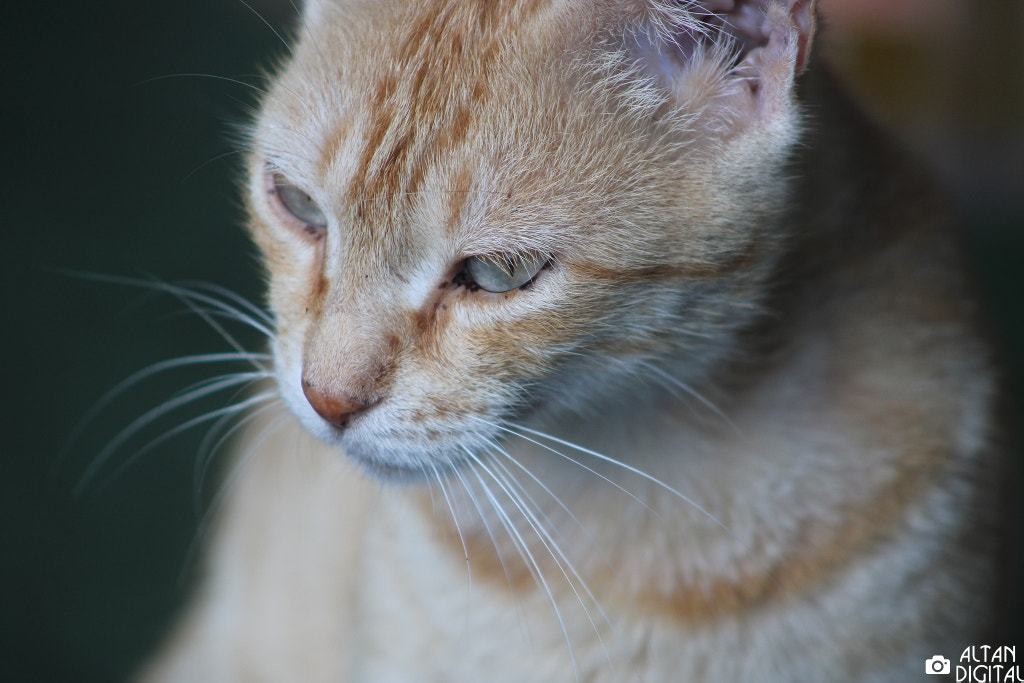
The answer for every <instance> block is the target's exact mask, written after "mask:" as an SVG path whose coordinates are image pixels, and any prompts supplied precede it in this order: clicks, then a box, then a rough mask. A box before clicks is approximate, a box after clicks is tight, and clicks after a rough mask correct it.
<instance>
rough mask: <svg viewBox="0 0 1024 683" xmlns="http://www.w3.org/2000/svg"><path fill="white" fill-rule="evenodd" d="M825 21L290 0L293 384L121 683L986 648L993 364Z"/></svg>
mask: <svg viewBox="0 0 1024 683" xmlns="http://www.w3.org/2000/svg"><path fill="white" fill-rule="evenodd" d="M816 26H817V8H816V3H815V1H814V0H702V1H701V0H677V1H671V0H503V1H502V2H492V1H491V0H461V1H455V0H424V1H422V2H414V3H410V2H399V1H397V0H395V1H392V0H379V1H374V2H366V1H358V0H309V2H308V3H307V4H306V6H305V7H304V8H303V12H302V20H301V26H300V27H299V29H298V30H297V31H296V35H297V36H298V39H297V42H296V44H295V45H294V47H293V50H292V53H291V54H290V56H289V57H288V59H287V60H286V63H285V64H284V66H283V67H282V68H281V69H280V71H279V73H278V74H277V75H276V76H275V77H274V79H273V81H272V83H271V84H270V87H269V88H268V92H267V93H266V95H265V97H264V99H263V100H262V105H261V107H260V109H259V112H258V114H257V116H256V119H255V122H254V124H253V127H252V130H251V135H250V144H249V147H250V150H249V155H248V163H247V179H248V180H247V191H246V195H247V207H248V210H247V216H248V219H247V223H248V226H249V229H250V232H251V234H252V237H253V239H254V241H255V243H256V245H257V246H258V249H259V252H260V254H261V256H262V262H263V264H264V267H265V271H266V279H267V283H268V299H267V300H268V304H269V309H270V311H271V312H272V316H273V321H274V329H273V332H271V333H270V334H271V339H270V346H271V350H272V355H273V375H274V381H275V387H274V389H273V390H272V391H271V392H270V393H272V394H273V395H274V396H275V397H279V398H275V399H273V400H271V401H269V402H267V403H266V405H264V406H262V407H261V408H259V409H258V410H255V411H254V412H253V414H252V416H251V417H250V419H249V420H248V422H247V424H246V429H245V434H244V436H242V437H241V438H239V439H238V440H237V443H236V444H235V445H234V450H235V451H236V453H237V461H238V465H237V468H236V472H237V477H236V478H235V480H234V481H232V482H230V484H229V485H228V484H226V486H229V488H227V489H226V490H227V491H228V498H227V502H226V504H225V508H224V510H223V512H222V514H221V516H220V519H219V521H218V524H217V527H216V529H215V530H214V532H213V534H212V538H211V543H210V546H209V547H208V549H207V556H206V560H205V562H206V564H205V566H206V572H205V575H204V577H203V579H202V582H201V584H200V586H199V587H198V589H197V592H196V595H195V596H194V598H193V600H192V602H191V604H190V605H189V607H188V608H187V610H186V612H185V614H184V615H183V616H182V618H181V620H180V621H179V623H178V624H177V626H176V627H175V629H174V631H173V632H172V634H171V636H170V639H169V641H168V642H167V643H166V644H165V645H164V647H163V648H162V649H161V650H160V652H158V653H157V655H156V656H155V657H154V658H153V659H152V660H151V661H150V662H148V663H147V665H146V666H145V668H144V670H143V671H142V672H141V674H140V676H141V679H142V680H146V681H198V680H204V681H230V680H239V681H263V680H266V681H350V680H351V681H482V680H489V681H571V680H581V681H582V680H586V681H619V680H644V681H704V680H707V681H733V680H766V681H818V680H857V681H891V680H909V679H911V678H915V679H916V678H920V677H921V676H923V668H924V665H925V662H926V660H928V659H929V658H930V657H932V656H934V655H944V656H947V657H950V656H953V655H954V653H958V652H960V651H961V649H962V648H963V647H964V646H966V645H969V644H975V643H980V642H984V635H985V634H986V631H985V629H986V628H987V625H988V623H989V621H990V619H991V618H992V605H991V599H990V596H991V586H992V583H993V580H994V572H995V569H994V562H993V557H994V555H995V547H996V540H995V534H994V531H993V528H994V526H995V519H994V513H993V501H994V498H995V493H994V491H995V487H994V482H995V481H996V480H997V479H998V476H999V463H1000V456H999V449H998V448H997V447H996V446H995V443H996V436H997V427H998V425H997V424H996V421H995V418H994V417H993V415H994V408H993V405H994V401H995V399H996V393H997V392H996V389H995V387H996V379H995V375H996V373H995V370H994V368H993V363H992V361H991V360H990V352H989V350H988V348H987V347H986V345H985V344H984V343H983V341H982V340H981V338H980V336H979V335H978V334H977V332H976V331H975V322H974V319H975V318H976V315H977V314H976V310H975V304H974V303H973V301H972V299H971V298H970V296H969V295H968V293H967V286H966V284H965V282H964V277H963V275H962V268H961V265H960V259H959V255H958V252H957V249H956V244H955V240H954V237H953V233H952V231H951V227H950V224H949V221H948V219H947V216H946V213H945V211H944V209H943V207H942V201H941V198H940V197H939V195H938V194H937V193H936V191H935V190H934V189H933V188H932V186H931V184H930V182H929V180H928V179H927V176H926V174H925V173H922V172H921V171H920V170H919V169H918V168H917V167H916V165H915V163H914V162H913V161H911V160H909V159H907V158H906V155H905V154H904V153H903V152H902V151H901V150H900V149H899V148H898V147H896V146H894V145H893V144H891V143H889V142H888V141H887V140H886V138H885V136H884V135H882V134H880V133H879V132H878V131H877V130H876V129H875V127H874V126H873V124H871V123H869V122H868V121H867V120H866V119H865V118H864V117H863V116H861V115H860V114H859V113H858V110H857V108H856V106H855V105H854V104H852V103H851V101H850V100H849V99H848V98H847V96H846V95H845V94H844V92H843V90H842V89H841V88H840V87H838V86H837V85H836V84H835V82H834V80H833V79H832V78H831V76H830V75H829V73H828V70H827V68H826V67H825V66H824V65H822V64H820V63H819V60H818V59H817V57H816V53H815V52H814V50H812V46H813V45H814V42H815V33H816ZM264 397H265V395H264V394H260V395H259V400H260V401H262V400H263V399H264Z"/></svg>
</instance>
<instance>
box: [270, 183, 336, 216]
mask: <svg viewBox="0 0 1024 683" xmlns="http://www.w3.org/2000/svg"><path fill="white" fill-rule="evenodd" d="M273 180H274V194H275V195H276V196H277V199H278V201H279V202H280V204H281V206H282V207H284V209H285V211H287V212H288V213H290V214H291V215H292V217H293V218H295V219H297V220H299V221H301V222H302V223H304V224H306V225H308V226H311V227H313V228H326V227H327V216H326V214H324V212H323V210H322V209H321V208H320V207H319V206H317V203H316V202H315V201H313V198H312V197H310V196H309V194H308V193H307V192H304V191H303V190H301V189H299V188H298V187H296V186H295V185H292V184H291V183H290V182H288V180H287V179H286V178H285V177H284V176H283V175H281V174H280V173H275V174H274V176H273Z"/></svg>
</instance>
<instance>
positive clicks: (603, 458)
mask: <svg viewBox="0 0 1024 683" xmlns="http://www.w3.org/2000/svg"><path fill="white" fill-rule="evenodd" d="M515 428H516V429H521V430H523V431H525V432H527V433H529V434H533V435H535V436H537V437H539V438H542V439H548V440H550V441H554V442H555V443H558V444H561V445H563V446H566V447H568V448H571V449H573V450H576V451H579V452H580V453H585V454H587V455H589V456H592V457H594V458H597V459H598V460H601V461H602V462H606V463H608V464H610V465H614V466H615V467H619V468H622V469H624V470H626V471H627V472H632V473H633V474H635V475H637V476H638V477H641V478H642V479H646V480H647V481H649V482H651V483H652V484H654V485H655V486H658V487H660V488H662V489H664V490H666V491H668V492H669V493H671V494H672V495H674V496H675V497H677V498H679V500H681V501H683V502H684V503H686V504H687V505H689V506H691V507H692V508H693V509H695V510H697V511H698V512H699V513H701V514H702V515H704V517H706V518H707V519H709V520H710V521H712V522H713V523H714V524H715V525H717V526H718V527H719V528H721V529H722V530H723V531H725V532H726V533H727V534H729V537H730V538H732V539H733V540H735V541H736V542H738V543H742V541H740V539H738V538H737V537H736V535H735V534H734V533H733V532H732V530H731V529H730V528H729V527H728V526H726V525H725V524H724V523H723V522H722V520H720V519H719V518H718V517H716V516H714V515H713V514H711V513H710V512H708V511H707V510H706V509H704V507H703V506H701V505H700V504H699V503H698V502H697V501H695V500H693V499H692V498H690V497H689V496H686V495H684V494H682V493H680V492H679V491H678V490H676V489H674V488H672V487H671V486H669V485H668V484H666V483H665V482H663V481H662V480H660V479H658V478H657V477H654V476H652V475H650V474H648V473H647V472H644V471H643V470H641V469H638V468H636V467H633V466H632V465H629V464H627V463H624V462H622V461H621V460H616V459H615V458H612V457H610V456H607V455H604V454H602V453H598V452H597V451H593V450H590V449H589V448H585V447H583V446H578V445H576V444H574V443H572V442H571V441H566V440H565V439H560V438H558V437H557V436H552V435H551V434H545V433H544V432H540V431H537V430H536V429H530V428H529V427H524V426H523V425H515Z"/></svg>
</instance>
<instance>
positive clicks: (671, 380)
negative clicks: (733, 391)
mask: <svg viewBox="0 0 1024 683" xmlns="http://www.w3.org/2000/svg"><path fill="white" fill-rule="evenodd" d="M639 365H641V366H643V367H644V368H646V369H647V370H649V371H651V372H653V373H654V374H656V375H658V376H659V377H661V378H662V379H663V380H664V381H665V382H667V383H668V384H669V385H670V386H672V387H677V388H679V389H680V390H682V391H683V392H685V393H686V394H688V395H689V396H692V397H693V398H695V399H697V400H698V401H700V402H701V403H702V404H703V405H704V406H705V407H706V408H707V409H708V410H710V411H711V412H713V413H714V414H715V415H717V416H718V417H720V418H722V421H723V422H725V424H727V425H729V426H730V427H732V429H733V430H735V432H736V433H737V434H738V435H739V436H740V437H742V436H743V432H742V431H741V430H740V428H739V427H737V426H736V424H735V423H734V422H733V421H732V420H731V419H729V416H728V415H726V414H725V413H724V412H723V411H722V410H721V409H720V408H719V407H718V406H716V405H715V404H714V403H712V402H711V401H710V400H708V399H707V398H705V397H704V396H703V395H702V394H701V393H700V392H699V391H697V390H696V389H694V388H693V387H691V386H690V385H688V384H686V383H685V382H683V381H681V380H680V379H678V378H677V377H673V376H672V375H671V374H669V373H668V372H665V371H664V370H662V369H661V368H659V367H658V366H657V365H654V364H653V363H648V362H646V361H640V362H639Z"/></svg>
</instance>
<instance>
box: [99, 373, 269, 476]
mask: <svg viewBox="0 0 1024 683" xmlns="http://www.w3.org/2000/svg"><path fill="white" fill-rule="evenodd" d="M273 398H274V395H273V394H272V393H269V392H268V393H264V394H257V395H256V396H253V397H251V398H248V399H246V400H244V401H240V402H238V403H233V404H232V405H229V406H225V407H223V408H218V409H217V410H212V411H210V412H208V413H204V414H202V415H198V416H196V417H194V418H192V419H190V420H186V421H185V422H182V423H181V424H179V425H177V426H176V427H172V428H171V429H168V430H167V431H165V432H164V433H163V434H161V435H160V436H158V437H156V438H155V439H152V440H151V441H149V442H148V443H147V444H146V445H145V446H143V447H141V448H139V449H137V450H136V451H134V452H133V453H132V454H131V455H130V456H128V458H126V459H125V460H124V461H123V462H121V463H120V464H118V466H117V467H116V468H115V469H114V471H113V472H112V473H111V474H110V476H109V477H107V482H110V481H114V480H115V479H117V478H118V477H120V476H121V475H123V474H124V472H125V471H126V470H127V469H128V468H129V467H131V466H132V465H134V464H135V463H136V462H138V460H139V459H140V458H142V457H143V456H145V455H146V454H147V453H149V452H151V451H152V450H153V449H155V448H157V447H159V446H160V445H161V444H163V443H166V442H167V441H168V440H170V439H172V438H174V437H175V436H177V435H178V434H182V433H184V432H187V431H188V430H190V429H192V428H193V427H198V426H199V425H201V424H205V423H207V422H209V421H210V420H214V419H217V418H221V417H234V416H237V415H238V413H241V412H243V411H244V410H245V409H246V408H248V407H250V406H252V405H256V404H257V403H260V402H263V401H268V400H271V399H273ZM103 486H104V484H101V485H99V486H98V487H97V488H102V487H103Z"/></svg>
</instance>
